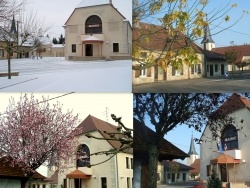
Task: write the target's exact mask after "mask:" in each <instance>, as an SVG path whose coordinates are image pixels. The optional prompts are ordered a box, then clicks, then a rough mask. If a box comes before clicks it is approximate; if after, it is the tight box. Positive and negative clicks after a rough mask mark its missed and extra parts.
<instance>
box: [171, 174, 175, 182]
mask: <svg viewBox="0 0 250 188" xmlns="http://www.w3.org/2000/svg"><path fill="white" fill-rule="evenodd" d="M171 182H175V174H174V173H173V174H172V179H171Z"/></svg>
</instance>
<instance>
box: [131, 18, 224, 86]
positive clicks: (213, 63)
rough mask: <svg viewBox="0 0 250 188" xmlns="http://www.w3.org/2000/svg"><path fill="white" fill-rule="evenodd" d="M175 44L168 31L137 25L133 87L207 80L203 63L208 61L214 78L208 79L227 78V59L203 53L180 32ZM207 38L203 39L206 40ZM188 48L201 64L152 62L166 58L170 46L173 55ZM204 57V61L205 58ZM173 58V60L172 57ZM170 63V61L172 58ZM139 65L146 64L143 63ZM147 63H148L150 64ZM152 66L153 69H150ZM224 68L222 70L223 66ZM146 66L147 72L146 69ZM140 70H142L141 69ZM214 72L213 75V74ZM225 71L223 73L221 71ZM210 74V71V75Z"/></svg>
mask: <svg viewBox="0 0 250 188" xmlns="http://www.w3.org/2000/svg"><path fill="white" fill-rule="evenodd" d="M175 33H176V36H175V39H174V42H173V40H172V38H171V37H170V36H169V34H168V30H167V29H166V28H165V27H163V26H159V25H154V24H149V23H142V22H139V21H137V22H136V23H135V24H134V26H133V48H134V49H135V52H134V59H133V66H134V67H135V70H133V83H134V84H137V83H148V82H156V81H170V80H182V79H194V78H201V77H204V76H206V75H207V74H205V66H204V61H205V60H206V63H207V66H208V67H209V68H210V69H208V71H209V72H211V74H209V75H208V76H218V75H224V72H225V67H227V66H225V63H226V62H225V59H224V55H221V54H219V53H216V52H213V53H212V52H209V51H208V50H204V49H202V48H201V47H200V46H198V45H197V44H196V43H194V42H193V41H191V40H190V39H189V38H188V36H186V35H184V34H183V33H181V32H178V31H176V32H175ZM205 37H206V36H204V38H205ZM206 41H207V40H206ZM187 44H188V45H189V46H190V47H191V49H192V50H193V51H194V52H195V54H196V56H197V57H198V61H195V60H194V61H190V60H188V62H185V63H183V62H182V63H179V64H178V66H177V65H172V64H171V63H168V65H167V66H166V64H160V63H161V62H157V63H154V62H153V63H152V60H155V61H156V60H157V59H158V58H159V56H160V54H162V56H165V55H166V54H167V53H166V51H167V50H164V49H166V46H170V45H171V51H173V52H178V51H180V50H181V49H183V48H185V47H186V46H187ZM204 55H205V58H204ZM172 58H173V57H172ZM175 58H177V59H178V58H179V59H184V57H183V56H182V55H177V56H176V57H175ZM169 59H171V58H169ZM140 61H143V63H141V62H140ZM147 61H148V62H147ZM150 63H152V64H153V65H152V66H147V65H148V64H150ZM221 64H222V65H223V68H224V69H223V68H221V66H222V65H221ZM143 66H145V69H143ZM139 67H140V68H139ZM213 69H215V70H214V72H212V70H213ZM220 69H222V71H221V70H220ZM210 70H211V71H210Z"/></svg>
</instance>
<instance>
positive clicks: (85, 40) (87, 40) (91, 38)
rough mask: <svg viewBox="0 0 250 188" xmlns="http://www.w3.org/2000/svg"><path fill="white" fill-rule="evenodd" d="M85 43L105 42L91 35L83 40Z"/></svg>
mask: <svg viewBox="0 0 250 188" xmlns="http://www.w3.org/2000/svg"><path fill="white" fill-rule="evenodd" d="M82 43H83V44H89V43H103V40H101V39H98V38H96V37H94V36H89V37H87V38H85V39H83V41H82Z"/></svg>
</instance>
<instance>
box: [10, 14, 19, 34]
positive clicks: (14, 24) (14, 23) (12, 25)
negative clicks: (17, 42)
mask: <svg viewBox="0 0 250 188" xmlns="http://www.w3.org/2000/svg"><path fill="white" fill-rule="evenodd" d="M10 32H11V33H13V34H17V30H16V21H15V18H14V16H13V19H12V22H11V27H10Z"/></svg>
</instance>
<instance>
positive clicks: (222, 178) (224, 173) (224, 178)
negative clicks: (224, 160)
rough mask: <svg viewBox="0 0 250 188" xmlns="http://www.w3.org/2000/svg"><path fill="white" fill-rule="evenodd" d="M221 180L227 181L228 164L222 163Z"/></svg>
mask: <svg viewBox="0 0 250 188" xmlns="http://www.w3.org/2000/svg"><path fill="white" fill-rule="evenodd" d="M220 173H221V181H222V182H227V169H226V165H220Z"/></svg>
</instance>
